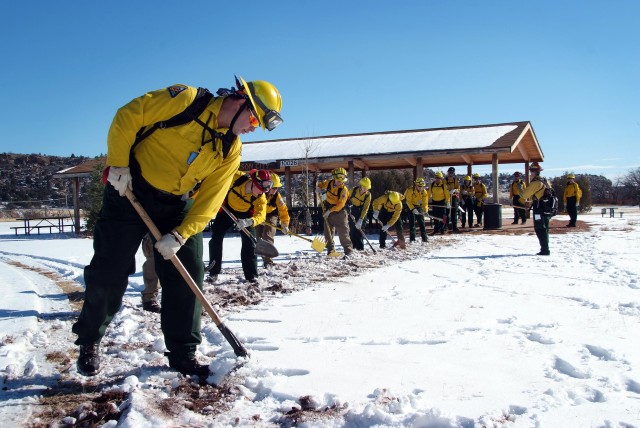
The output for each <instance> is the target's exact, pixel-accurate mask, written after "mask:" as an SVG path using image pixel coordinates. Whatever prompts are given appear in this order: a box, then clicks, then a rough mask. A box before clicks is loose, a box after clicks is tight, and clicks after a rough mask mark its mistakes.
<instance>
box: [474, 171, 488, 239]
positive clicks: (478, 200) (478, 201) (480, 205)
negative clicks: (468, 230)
mask: <svg viewBox="0 0 640 428" xmlns="http://www.w3.org/2000/svg"><path fill="white" fill-rule="evenodd" d="M487 197H489V194H488V193H487V186H485V185H484V183H483V182H482V181H481V180H480V174H478V173H477V172H476V173H475V174H473V201H474V202H475V203H474V205H473V211H474V212H475V214H476V218H477V219H478V222H477V223H476V224H475V225H474V226H473V227H480V226H482V214H483V213H484V200H485V199H487Z"/></svg>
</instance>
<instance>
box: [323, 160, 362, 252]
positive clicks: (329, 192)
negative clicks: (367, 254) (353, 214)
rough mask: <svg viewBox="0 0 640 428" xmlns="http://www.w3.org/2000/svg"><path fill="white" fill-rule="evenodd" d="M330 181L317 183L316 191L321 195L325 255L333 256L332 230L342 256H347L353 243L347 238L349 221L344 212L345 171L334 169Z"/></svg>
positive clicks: (346, 193)
mask: <svg viewBox="0 0 640 428" xmlns="http://www.w3.org/2000/svg"><path fill="white" fill-rule="evenodd" d="M331 177H332V178H331V180H324V181H321V182H319V183H318V186H317V187H318V191H319V193H321V195H322V196H321V198H322V199H323V200H322V216H323V217H324V237H325V239H326V241H327V254H329V255H335V253H336V251H335V244H334V242H333V235H334V232H333V231H334V230H335V233H337V234H338V238H339V239H340V244H341V245H342V248H343V250H344V255H345V256H348V255H349V254H351V252H352V251H353V243H352V242H351V239H350V238H349V219H348V215H347V210H346V204H347V200H348V199H349V189H347V186H346V183H347V171H346V170H345V169H344V168H335V169H334V170H333V171H331Z"/></svg>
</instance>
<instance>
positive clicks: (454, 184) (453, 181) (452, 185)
mask: <svg viewBox="0 0 640 428" xmlns="http://www.w3.org/2000/svg"><path fill="white" fill-rule="evenodd" d="M444 181H445V183H446V184H447V190H449V193H451V191H452V190H453V189H458V190H460V180H458V177H453V178H451V177H449V176H448V175H447V176H446V177H445V179H444Z"/></svg>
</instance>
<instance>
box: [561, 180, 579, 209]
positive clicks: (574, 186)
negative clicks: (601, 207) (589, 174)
mask: <svg viewBox="0 0 640 428" xmlns="http://www.w3.org/2000/svg"><path fill="white" fill-rule="evenodd" d="M572 196H575V197H576V203H577V204H578V205H580V198H582V190H581V189H580V186H578V183H576V182H575V181H574V182H573V183H571V184H569V183H567V187H565V188H564V195H563V199H564V203H565V205H566V204H567V198H571V197H572Z"/></svg>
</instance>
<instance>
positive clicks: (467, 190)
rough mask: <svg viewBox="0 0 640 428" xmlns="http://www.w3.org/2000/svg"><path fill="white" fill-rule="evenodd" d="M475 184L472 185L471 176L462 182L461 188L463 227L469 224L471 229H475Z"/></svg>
mask: <svg viewBox="0 0 640 428" xmlns="http://www.w3.org/2000/svg"><path fill="white" fill-rule="evenodd" d="M473 193H474V190H473V183H471V176H469V175H467V176H466V177H464V180H463V181H462V185H461V186H460V206H462V209H463V210H464V213H462V216H461V217H462V227H465V226H466V224H467V222H468V224H469V227H473V208H474V205H475V204H474V202H473Z"/></svg>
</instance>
